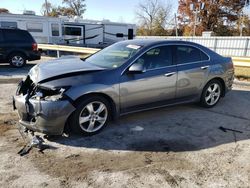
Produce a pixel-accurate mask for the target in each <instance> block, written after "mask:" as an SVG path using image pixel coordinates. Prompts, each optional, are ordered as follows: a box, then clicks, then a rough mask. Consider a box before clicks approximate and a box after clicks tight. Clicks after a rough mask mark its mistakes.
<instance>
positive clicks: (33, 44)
mask: <svg viewBox="0 0 250 188" xmlns="http://www.w3.org/2000/svg"><path fill="white" fill-rule="evenodd" d="M32 50H33V51H37V50H38V48H37V43H32Z"/></svg>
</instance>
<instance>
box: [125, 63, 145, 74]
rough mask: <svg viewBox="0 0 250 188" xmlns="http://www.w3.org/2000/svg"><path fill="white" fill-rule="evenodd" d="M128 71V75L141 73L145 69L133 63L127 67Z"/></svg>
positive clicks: (139, 64)
mask: <svg viewBox="0 0 250 188" xmlns="http://www.w3.org/2000/svg"><path fill="white" fill-rule="evenodd" d="M128 71H129V72H130V73H143V72H145V69H144V67H143V65H142V64H141V63H135V64H133V65H131V66H130V67H129V69H128Z"/></svg>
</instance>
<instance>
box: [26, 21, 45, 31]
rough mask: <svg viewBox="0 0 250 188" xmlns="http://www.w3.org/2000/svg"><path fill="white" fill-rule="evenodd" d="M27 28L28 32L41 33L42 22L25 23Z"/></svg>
mask: <svg viewBox="0 0 250 188" xmlns="http://www.w3.org/2000/svg"><path fill="white" fill-rule="evenodd" d="M27 30H28V31H29V32H36V33H42V32H43V24H42V23H27Z"/></svg>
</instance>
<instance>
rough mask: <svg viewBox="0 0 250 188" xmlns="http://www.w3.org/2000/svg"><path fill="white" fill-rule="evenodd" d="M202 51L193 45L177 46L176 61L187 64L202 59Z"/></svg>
mask: <svg viewBox="0 0 250 188" xmlns="http://www.w3.org/2000/svg"><path fill="white" fill-rule="evenodd" d="M201 60H202V58H201V51H200V50H199V49H197V48H194V47H191V46H176V63H177V64H186V63H192V62H197V61H201Z"/></svg>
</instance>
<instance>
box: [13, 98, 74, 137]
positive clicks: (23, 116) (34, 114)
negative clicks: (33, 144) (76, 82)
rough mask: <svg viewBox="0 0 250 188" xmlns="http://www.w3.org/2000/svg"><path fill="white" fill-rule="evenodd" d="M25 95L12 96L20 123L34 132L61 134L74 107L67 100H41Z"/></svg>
mask: <svg viewBox="0 0 250 188" xmlns="http://www.w3.org/2000/svg"><path fill="white" fill-rule="evenodd" d="M25 97H26V96H15V97H14V98H13V105H14V108H16V109H17V111H18V115H19V117H20V120H19V123H20V125H22V126H24V127H26V128H27V129H29V130H32V131H35V132H41V133H44V134H47V135H61V134H62V133H63V131H64V126H65V123H66V121H67V119H68V117H69V116H70V114H71V113H72V112H73V111H74V110H75V107H74V106H73V105H72V104H71V103H70V102H69V101H67V100H62V101H42V100H40V101H39V100H33V99H29V100H28V102H26V100H25Z"/></svg>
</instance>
